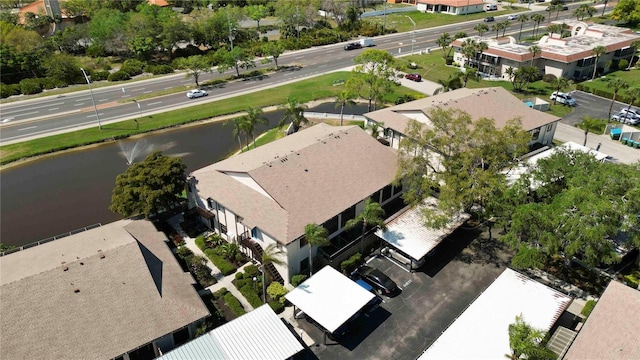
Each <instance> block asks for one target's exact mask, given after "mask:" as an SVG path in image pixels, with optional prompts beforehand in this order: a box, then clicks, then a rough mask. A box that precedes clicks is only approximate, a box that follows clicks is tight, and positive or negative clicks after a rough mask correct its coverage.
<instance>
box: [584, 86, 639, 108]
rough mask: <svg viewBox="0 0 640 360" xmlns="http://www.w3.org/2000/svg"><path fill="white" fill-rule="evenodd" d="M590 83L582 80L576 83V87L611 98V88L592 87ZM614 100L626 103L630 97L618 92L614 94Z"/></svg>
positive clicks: (629, 100)
mask: <svg viewBox="0 0 640 360" xmlns="http://www.w3.org/2000/svg"><path fill="white" fill-rule="evenodd" d="M589 84H590V83H588V82H584V83H580V84H577V85H576V89H578V90H580V91H584V92H588V93H591V94H594V95H598V96H602V97H604V98H607V99H613V91H612V90H611V89H608V88H607V89H594V88H592V87H590V86H589ZM616 101H619V102H621V103H625V104H628V103H630V102H631V98H630V97H628V96H626V95H625V94H622V93H618V94H617V95H616Z"/></svg>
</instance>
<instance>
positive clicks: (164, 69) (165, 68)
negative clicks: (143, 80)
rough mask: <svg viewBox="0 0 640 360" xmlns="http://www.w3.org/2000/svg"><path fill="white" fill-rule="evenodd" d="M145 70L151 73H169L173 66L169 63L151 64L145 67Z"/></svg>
mask: <svg viewBox="0 0 640 360" xmlns="http://www.w3.org/2000/svg"><path fill="white" fill-rule="evenodd" d="M147 72H150V73H152V74H153V75H161V74H171V73H172V72H173V67H171V66H170V65H151V66H148V67H147Z"/></svg>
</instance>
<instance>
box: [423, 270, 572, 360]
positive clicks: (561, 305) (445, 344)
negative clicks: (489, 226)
mask: <svg viewBox="0 0 640 360" xmlns="http://www.w3.org/2000/svg"><path fill="white" fill-rule="evenodd" d="M570 302H571V297H569V296H567V295H565V294H563V293H561V292H559V291H556V290H554V289H551V288H550V287H548V286H546V285H543V284H541V283H539V282H537V281H535V280H532V279H530V278H529V277H527V276H524V275H522V274H520V273H518V272H516V271H513V270H511V269H506V270H505V271H504V272H503V273H502V274H501V275H500V276H498V278H497V279H496V280H495V281H494V282H493V283H492V284H491V285H490V286H489V287H488V288H487V289H486V290H485V291H484V292H483V293H482V294H481V295H480V296H479V297H478V298H477V299H476V300H475V301H474V302H473V303H472V304H471V305H470V306H469V307H468V308H467V310H465V311H464V312H463V313H462V315H460V316H459V317H458V319H457V320H456V321H455V322H454V323H453V324H451V326H449V328H448V329H447V330H445V332H444V333H443V334H442V335H440V337H439V338H438V339H436V341H435V342H434V343H433V344H432V345H431V347H429V348H428V349H427V350H426V351H425V352H424V353H423V354H422V355H421V356H420V357H419V359H420V360H426V359H458V360H459V359H474V360H477V359H504V358H505V355H506V354H510V353H511V348H510V347H509V324H512V323H514V322H515V319H516V316H518V315H522V316H523V319H524V321H525V322H526V323H527V324H529V325H531V326H532V327H534V328H537V329H541V330H543V331H549V329H550V328H551V327H552V326H553V324H554V323H555V322H556V320H557V319H558V317H559V316H560V315H561V314H562V312H563V311H564V310H565V309H566V308H567V306H569V303H570Z"/></svg>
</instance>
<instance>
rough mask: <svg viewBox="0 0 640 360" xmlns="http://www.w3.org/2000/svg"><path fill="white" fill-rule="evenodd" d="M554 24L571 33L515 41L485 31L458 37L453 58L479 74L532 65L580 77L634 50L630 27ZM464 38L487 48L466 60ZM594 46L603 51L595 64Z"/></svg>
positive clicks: (498, 73) (571, 22) (614, 64)
mask: <svg viewBox="0 0 640 360" xmlns="http://www.w3.org/2000/svg"><path fill="white" fill-rule="evenodd" d="M554 23H557V24H563V23H564V24H566V25H567V26H568V27H569V28H570V33H571V36H569V37H564V38H563V37H561V36H560V34H550V35H548V36H547V35H545V36H543V37H542V38H541V39H540V40H539V41H536V42H531V43H518V41H517V40H516V38H515V37H513V36H507V37H498V38H494V37H491V36H490V35H491V34H489V33H487V34H486V35H484V36H482V37H480V36H471V37H467V38H461V39H457V40H455V41H454V42H453V43H452V46H453V48H454V56H453V61H454V62H456V63H457V64H459V65H460V66H461V67H463V66H465V64H467V63H469V62H470V66H472V67H475V68H478V70H479V72H480V73H482V74H483V75H486V76H493V77H498V78H505V79H506V78H508V75H507V74H506V70H507V69H508V68H510V67H511V68H514V69H517V68H520V67H522V66H528V65H534V66H536V67H538V68H539V69H540V70H541V71H542V73H544V74H553V75H555V76H557V77H565V78H568V79H576V80H584V79H588V78H591V76H592V75H593V70H594V66H597V67H598V68H600V69H602V70H604V72H606V71H608V70H609V68H610V67H617V65H618V64H619V63H620V60H622V59H625V60H627V61H631V57H632V55H633V54H634V52H635V50H636V49H635V48H633V47H632V43H633V42H634V41H637V40H639V39H640V35H638V34H636V33H634V32H633V31H632V30H630V29H626V28H621V27H616V26H609V25H602V24H588V23H585V22H582V21H577V20H564V21H562V22H559V21H557V22H554ZM467 39H471V40H474V41H476V42H484V43H486V44H487V46H488V48H487V49H486V50H484V51H482V52H481V53H478V54H477V56H476V57H475V58H473V59H471V61H469V59H467V58H466V57H465V55H464V54H463V51H462V47H463V43H464V42H465V41H466V40H467ZM533 45H535V46H538V47H539V48H540V52H536V53H535V54H534V53H533V52H531V51H530V48H531V46H533ZM596 46H603V47H605V48H606V50H607V51H606V54H604V55H603V56H601V57H599V58H598V64H596V63H595V61H596V57H595V55H594V54H593V49H594V48H595V47H596ZM534 56H535V58H534ZM609 64H610V65H609Z"/></svg>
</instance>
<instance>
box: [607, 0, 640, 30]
mask: <svg viewBox="0 0 640 360" xmlns="http://www.w3.org/2000/svg"><path fill="white" fill-rule="evenodd" d="M611 18H612V19H614V20H618V21H621V22H623V23H626V24H628V25H629V26H630V27H636V25H638V24H640V4H638V1H636V0H619V1H618V3H617V4H616V7H615V8H614V9H613V11H612V12H611Z"/></svg>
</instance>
